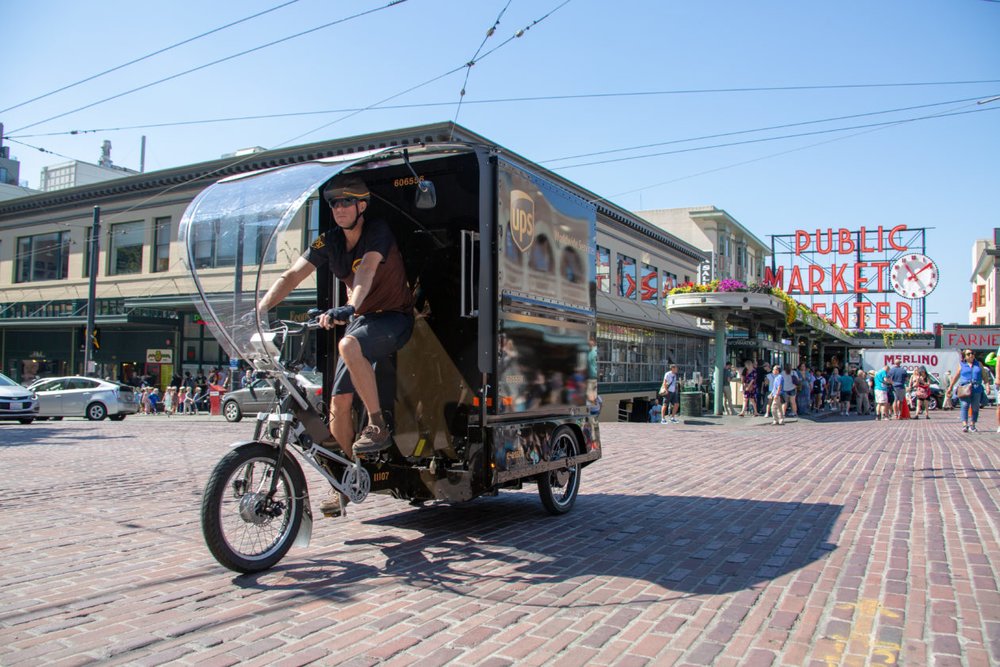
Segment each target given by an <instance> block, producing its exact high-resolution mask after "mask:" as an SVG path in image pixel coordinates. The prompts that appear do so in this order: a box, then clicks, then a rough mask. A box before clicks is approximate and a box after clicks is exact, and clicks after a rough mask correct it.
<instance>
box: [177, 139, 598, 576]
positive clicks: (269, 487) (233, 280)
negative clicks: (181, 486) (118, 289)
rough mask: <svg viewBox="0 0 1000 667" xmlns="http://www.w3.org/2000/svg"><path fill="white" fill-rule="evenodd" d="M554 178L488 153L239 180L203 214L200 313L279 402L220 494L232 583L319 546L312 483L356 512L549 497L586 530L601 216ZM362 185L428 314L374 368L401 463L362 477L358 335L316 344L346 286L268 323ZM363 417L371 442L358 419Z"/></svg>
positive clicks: (217, 482) (192, 264) (422, 156)
mask: <svg viewBox="0 0 1000 667" xmlns="http://www.w3.org/2000/svg"><path fill="white" fill-rule="evenodd" d="M539 171H540V170H534V171H533V170H532V168H531V165H530V164H529V163H525V162H523V161H521V160H519V159H518V158H516V157H514V156H507V155H503V154H501V152H500V151H499V150H497V149H496V148H495V147H492V146H488V145H479V144H471V143H463V142H449V143H441V144H425V145H412V146H409V147H392V148H385V149H379V150H372V151H369V152H366V153H354V154H350V155H347V156H338V157H334V158H327V159H319V160H315V161H310V162H303V163H298V164H293V165H289V166H284V167H279V168H274V169H266V170H261V171H256V172H250V173H246V174H241V175H237V176H233V177H229V178H225V179H223V180H220V181H218V182H217V183H215V184H213V185H211V186H210V187H208V188H206V189H205V190H204V191H202V192H201V193H200V194H199V195H198V196H197V197H196V198H195V200H194V201H193V202H192V203H191V204H190V206H189V207H188V208H187V210H186V212H185V213H184V216H183V218H182V221H181V226H180V231H179V240H180V242H181V243H182V244H183V246H184V248H185V254H186V259H185V261H186V264H187V267H188V269H189V272H190V275H191V277H192V279H193V281H194V289H195V292H196V294H197V299H196V307H197V309H198V312H199V314H200V315H201V317H202V319H203V320H204V322H205V323H206V325H207V326H208V328H209V329H210V330H211V332H212V334H213V335H214V336H215V338H216V339H217V340H218V341H219V343H220V345H221V346H222V347H223V348H224V349H225V351H226V352H227V353H228V354H229V355H230V357H231V358H232V359H241V360H242V361H243V362H245V364H247V365H248V366H249V367H250V368H251V369H252V370H253V372H254V373H255V375H256V377H257V378H258V379H262V380H265V381H266V382H267V383H269V384H270V385H271V386H272V387H273V389H274V401H273V403H272V405H271V409H270V410H267V411H263V412H261V413H259V414H257V415H256V422H255V425H254V432H253V437H252V438H251V439H249V440H246V441H241V442H237V443H235V444H233V445H232V447H231V449H230V450H229V451H228V453H227V454H226V455H225V456H224V457H223V458H222V460H221V461H220V462H219V463H218V464H217V466H216V467H215V469H214V470H213V472H212V474H211V476H210V478H209V481H208V483H207V485H206V488H205V492H204V495H203V500H202V510H201V519H202V530H203V534H204V537H205V540H206V544H207V545H208V548H209V550H210V551H211V553H212V554H213V556H214V557H215V558H216V559H217V560H218V562H219V563H221V564H222V565H224V566H225V567H227V568H230V569H232V570H235V571H238V572H255V571H261V570H265V569H268V568H270V567H272V566H273V565H275V564H276V563H277V562H278V561H280V560H281V559H282V558H283V557H284V556H285V554H286V553H287V552H288V550H289V549H290V548H291V547H292V546H293V545H307V544H308V543H309V540H310V536H311V532H312V517H313V515H312V511H311V509H310V495H309V490H308V489H307V484H306V477H305V474H304V472H303V468H302V465H303V464H305V465H307V466H310V467H312V468H313V469H314V470H315V471H316V472H318V473H319V475H320V476H322V478H323V479H324V480H325V482H326V483H328V484H329V487H332V489H335V490H336V491H338V492H340V493H341V494H343V496H345V497H346V498H348V499H349V500H350V501H351V503H353V504H356V503H362V502H364V500H365V499H366V497H367V496H368V495H369V494H370V493H380V494H386V495H389V496H392V497H393V498H397V499H400V500H404V501H410V502H411V503H415V504H419V503H422V502H428V501H444V502H463V501H469V500H472V499H474V498H477V497H480V496H490V495H496V494H497V493H498V492H499V491H500V490H502V489H520V488H522V486H523V485H524V484H525V483H534V484H536V485H537V487H538V492H539V495H540V498H541V502H542V504H543V505H544V507H545V509H546V510H548V511H549V512H550V513H552V514H563V513H565V512H568V511H570V509H571V508H572V507H573V505H574V503H575V501H576V498H577V494H578V492H579V489H580V481H581V470H582V469H583V468H584V467H585V466H587V465H589V464H591V463H593V462H594V461H596V460H598V459H599V458H600V456H601V445H600V434H599V426H598V420H597V416H596V409H595V406H594V399H595V398H596V378H595V377H593V376H594V375H595V373H594V372H593V366H594V365H595V364H593V363H592V362H593V361H594V359H593V357H592V356H591V355H592V354H594V352H592V349H593V346H594V340H593V336H594V327H595V321H596V313H595V289H596V287H595V286H596V283H595V261H594V252H595V230H596V208H595V206H594V205H593V204H592V203H589V202H588V201H587V200H586V199H585V198H583V197H582V196H580V194H578V193H576V192H573V191H572V190H571V189H570V188H568V187H566V186H565V184H562V183H559V182H556V180H555V179H553V178H552V177H546V176H545V175H544V174H542V173H539ZM346 177H355V178H361V179H362V180H363V181H364V182H365V183H366V184H367V185H368V188H369V190H370V191H371V195H372V199H371V202H370V205H369V211H368V212H366V217H367V216H369V215H370V216H378V217H381V218H383V219H385V220H386V221H387V222H388V223H389V225H390V227H391V228H392V231H393V233H394V235H395V237H396V240H397V243H398V245H399V248H400V250H401V253H402V255H403V258H404V262H405V265H406V271H407V279H408V282H409V285H410V286H411V287H412V289H413V290H414V295H415V301H416V306H415V318H416V319H415V324H414V329H413V334H412V336H411V338H410V340H409V341H408V342H407V343H406V345H405V346H404V347H403V348H402V349H400V350H399V352H398V353H397V354H396V355H394V356H393V357H392V358H390V359H386V360H384V361H380V362H379V363H377V364H376V368H375V371H376V377H377V383H378V390H379V396H380V401H381V404H382V405H383V406H387V407H388V411H387V412H388V416H389V422H390V425H391V428H392V445H391V446H390V447H389V448H388V449H387V450H385V451H383V452H380V453H378V454H374V455H367V456H357V457H353V459H352V458H349V457H347V456H345V455H344V454H343V452H341V451H340V449H339V448H338V447H337V446H336V444H335V442H333V441H331V436H330V428H329V419H330V417H329V413H328V407H327V406H328V405H329V402H330V398H331V397H330V395H329V391H330V379H331V378H332V377H333V370H334V368H335V365H336V361H337V359H336V355H337V337H338V336H339V335H341V333H342V327H341V328H339V329H338V330H336V331H333V332H331V331H327V330H323V329H318V326H317V324H316V317H315V316H316V314H317V313H320V312H323V311H325V310H326V309H329V308H332V307H335V306H337V305H339V304H340V303H342V302H343V300H344V299H345V298H346V297H345V294H346V292H345V289H344V287H343V285H341V284H340V283H339V281H337V280H336V279H335V278H333V277H332V275H331V274H329V273H328V272H323V271H319V272H317V273H316V274H315V275H316V285H315V291H314V292H313V291H312V290H310V289H305V290H303V289H302V288H303V287H305V285H300V291H299V293H304V294H305V295H306V297H305V298H306V299H307V301H306V302H305V303H303V302H302V301H301V299H300V300H299V301H292V304H293V305H292V309H291V311H289V309H288V307H287V303H288V301H286V306H284V307H283V308H282V310H284V311H285V312H284V315H285V317H284V319H279V318H278V317H277V315H276V314H275V312H274V311H272V312H271V313H268V314H267V315H266V316H264V315H262V314H261V313H258V312H257V309H256V304H257V302H258V301H259V298H260V296H261V295H263V294H264V293H265V292H266V291H267V290H268V288H269V287H270V286H271V284H273V282H274V281H275V280H276V279H277V277H278V276H279V275H280V274H281V272H282V271H283V270H284V269H286V268H287V267H288V266H290V265H291V264H292V262H294V260H295V259H296V258H297V257H298V256H299V255H300V254H301V251H302V250H303V249H304V248H305V247H306V245H308V244H309V243H310V242H311V241H312V239H313V238H315V236H316V235H317V234H319V233H322V232H323V231H324V230H326V229H329V228H330V227H331V226H332V225H333V222H332V216H331V213H330V210H329V208H328V206H326V204H325V203H324V202H323V200H322V199H317V193H318V192H320V191H321V190H322V188H323V187H324V186H325V185H326V184H327V183H329V182H331V180H333V179H338V178H346ZM293 296H294V295H293ZM296 304H301V306H300V309H299V310H298V311H296V310H295V308H296ZM588 362H591V363H588ZM307 367H308V368H309V370H313V367H314V368H315V370H316V371H318V372H320V373H322V374H323V376H324V377H325V378H326V381H324V383H323V389H322V390H318V389H317V388H316V385H315V384H314V383H313V382H310V381H309V380H308V379H307V378H306V377H305V376H303V374H302V373H303V371H304V370H305V369H306V368H307ZM313 377H314V376H313ZM355 412H356V425H357V426H360V425H361V424H363V423H364V419H365V415H364V414H363V406H361V405H360V403H359V402H356V410H355ZM356 430H357V429H356ZM324 486H325V485H324ZM326 490H327V489H324V494H325V492H326Z"/></svg>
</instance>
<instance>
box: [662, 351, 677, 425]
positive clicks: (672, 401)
mask: <svg viewBox="0 0 1000 667" xmlns="http://www.w3.org/2000/svg"><path fill="white" fill-rule="evenodd" d="M659 393H660V396H663V406H662V408H661V409H660V423H661V424H667V423H669V424H676V423H678V420H677V413H678V412H680V409H681V392H680V376H679V375H678V374H677V364H670V369H669V370H667V372H666V373H664V374H663V383H662V384H661V385H660V392H659ZM668 415H669V419H668V417H667V416H668Z"/></svg>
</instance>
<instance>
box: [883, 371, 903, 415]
mask: <svg viewBox="0 0 1000 667" xmlns="http://www.w3.org/2000/svg"><path fill="white" fill-rule="evenodd" d="M886 380H887V381H888V382H889V384H891V385H892V394H893V400H892V413H893V415H894V416H895V418H896V419H900V418H901V411H902V409H903V401H905V400H906V369H905V368H903V367H902V366H900V365H899V359H898V358H897V359H896V360H895V361H894V362H893V363H892V368H890V369H889V372H888V373H887V374H886Z"/></svg>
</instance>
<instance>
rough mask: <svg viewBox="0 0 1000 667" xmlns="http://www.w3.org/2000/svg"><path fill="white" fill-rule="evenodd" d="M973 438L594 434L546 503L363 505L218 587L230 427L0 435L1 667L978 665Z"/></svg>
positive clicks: (983, 452) (136, 419)
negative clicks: (561, 493) (207, 491)
mask: <svg viewBox="0 0 1000 667" xmlns="http://www.w3.org/2000/svg"><path fill="white" fill-rule="evenodd" d="M980 425H981V427H982V429H981V432H980V433H978V434H963V433H962V432H961V429H960V427H959V425H958V421H957V415H956V413H954V412H950V413H945V412H940V411H939V412H936V413H935V414H934V416H933V418H932V419H931V420H929V421H919V422H918V421H907V422H883V423H877V422H875V421H873V420H871V419H861V418H854V417H852V418H840V417H828V418H826V419H825V420H824V421H819V422H810V421H804V420H803V421H796V420H791V421H790V423H789V424H787V425H785V426H783V427H776V426H770V425H765V422H764V420H762V419H738V418H726V419H710V418H703V419H698V420H694V422H690V421H689V422H688V423H682V424H676V425H654V424H615V423H610V424H604V425H602V439H603V443H604V448H605V449H604V458H603V459H602V460H601V461H598V462H597V463H595V464H594V465H592V466H590V467H588V468H586V469H585V470H584V472H583V484H582V488H581V492H580V493H581V495H580V498H579V500H578V501H577V504H576V507H575V509H574V510H573V511H572V512H571V513H570V514H569V515H567V516H564V517H558V518H557V517H551V516H549V515H548V514H546V513H545V511H544V509H543V508H542V506H541V503H540V502H539V500H538V496H537V493H535V489H534V486H530V487H529V486H526V487H525V489H524V490H523V491H519V492H504V493H501V495H500V496H498V497H495V498H481V499H478V500H476V501H473V502H471V503H468V504H465V505H454V506H447V505H428V506H425V507H423V508H415V507H411V506H409V505H408V504H406V503H404V502H400V501H395V500H392V499H391V498H385V497H382V496H372V497H370V498H369V500H368V501H366V502H365V503H364V504H363V505H360V506H357V507H355V506H351V512H350V515H349V516H348V517H347V518H346V519H342V520H328V519H322V518H317V520H316V523H315V526H314V531H313V536H312V544H311V545H310V546H309V547H308V548H301V547H296V548H293V549H292V551H291V552H290V553H289V554H288V555H287V556H286V557H285V559H284V560H283V561H282V562H281V563H280V564H279V565H278V566H277V567H275V568H274V569H273V570H271V571H269V572H266V573H262V574H259V575H256V576H236V575H235V574H234V573H233V572H230V571H228V570H225V569H224V568H222V567H220V566H219V565H217V564H216V562H215V561H214V560H213V559H212V557H211V556H210V555H209V553H208V551H207V549H206V547H205V545H204V542H203V540H202V537H201V529H200V523H199V504H200V498H201V491H202V488H203V485H204V484H205V481H206V480H207V478H208V475H209V473H210V471H211V469H212V466H213V465H214V464H215V462H216V461H217V460H218V459H219V458H220V457H221V456H222V455H223V453H224V452H225V451H226V449H227V446H228V445H229V444H230V443H231V442H233V441H235V440H238V439H241V438H247V437H248V436H249V435H250V434H251V432H252V422H248V421H244V422H242V423H239V424H229V423H226V422H225V421H222V420H221V418H219V417H215V418H208V417H188V418H184V417H173V418H169V419H168V418H166V417H159V416H158V417H140V416H133V417H129V418H128V419H126V420H125V421H124V422H119V423H114V422H109V421H104V422H86V421H81V420H66V421H62V422H36V423H34V424H32V425H30V426H21V425H19V424H15V423H11V424H0V462H2V469H3V473H4V474H3V475H2V477H0V488H2V496H0V498H2V500H0V506H2V507H3V508H4V515H5V517H6V519H7V521H6V524H5V525H6V526H7V528H6V529H5V530H4V535H5V537H4V549H3V553H4V560H5V567H4V571H3V574H2V575H0V592H2V596H0V664H2V665H39V664H46V665H48V664H59V665H83V664H88V663H102V664H124V663H129V664H139V665H156V664H162V663H175V664H199V665H229V664H237V663H241V664H247V665H268V666H270V665H288V666H291V665H304V664H308V663H311V662H315V663H316V664H347V665H359V666H360V665H375V664H385V665H445V664H451V665H489V666H500V665H512V664H517V665H543V664H545V665H548V664H551V665H574V666H576V665H585V664H586V665H629V666H632V665H636V666H638V665H674V664H676V665H710V664H711V665H720V666H723V665H724V666H733V667H735V666H736V665H740V666H744V665H749V666H754V667H763V666H766V665H789V666H800V665H816V666H824V667H825V666H827V665H831V666H832V665H869V664H901V665H935V666H937V667H944V666H947V665H964V666H967V667H973V666H982V667H986V666H987V665H991V664H1000V593H998V590H997V581H998V577H997V573H998V568H1000V544H998V542H1000V537H998V532H1000V525H998V523H1000V511H998V501H1000V489H998V483H997V481H998V479H1000V434H997V433H996V432H995V429H996V423H995V420H994V418H993V414H992V409H990V410H987V411H984V413H983V417H982V421H981V424H980ZM308 476H309V480H310V488H311V489H312V499H313V503H314V505H315V503H316V501H317V500H318V498H320V497H321V496H322V494H323V493H324V492H323V490H322V486H321V485H320V482H319V478H318V477H317V476H315V474H313V473H311V471H309V475H308Z"/></svg>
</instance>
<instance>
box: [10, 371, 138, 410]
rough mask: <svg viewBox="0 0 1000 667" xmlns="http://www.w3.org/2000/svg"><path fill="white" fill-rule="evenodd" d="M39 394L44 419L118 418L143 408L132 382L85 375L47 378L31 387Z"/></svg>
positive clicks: (39, 408) (39, 404)
mask: <svg viewBox="0 0 1000 667" xmlns="http://www.w3.org/2000/svg"><path fill="white" fill-rule="evenodd" d="M28 388H29V389H30V390H32V391H34V392H35V393H36V394H37V395H38V417H39V418H40V419H45V418H52V419H61V418H62V417H86V418H87V419H90V420H92V421H100V420H102V419H104V418H105V417H110V418H111V419H112V420H114V421H121V420H122V419H125V416H126V415H131V414H135V413H136V412H138V411H139V402H138V400H137V399H136V396H135V391H134V390H133V389H132V387H129V386H128V385H121V384H118V383H117V382H108V381H106V380H98V379H96V378H88V377H81V376H72V377H60V378H44V379H41V380H36V381H35V382H34V383H32V384H31V386H30V387H28Z"/></svg>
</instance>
